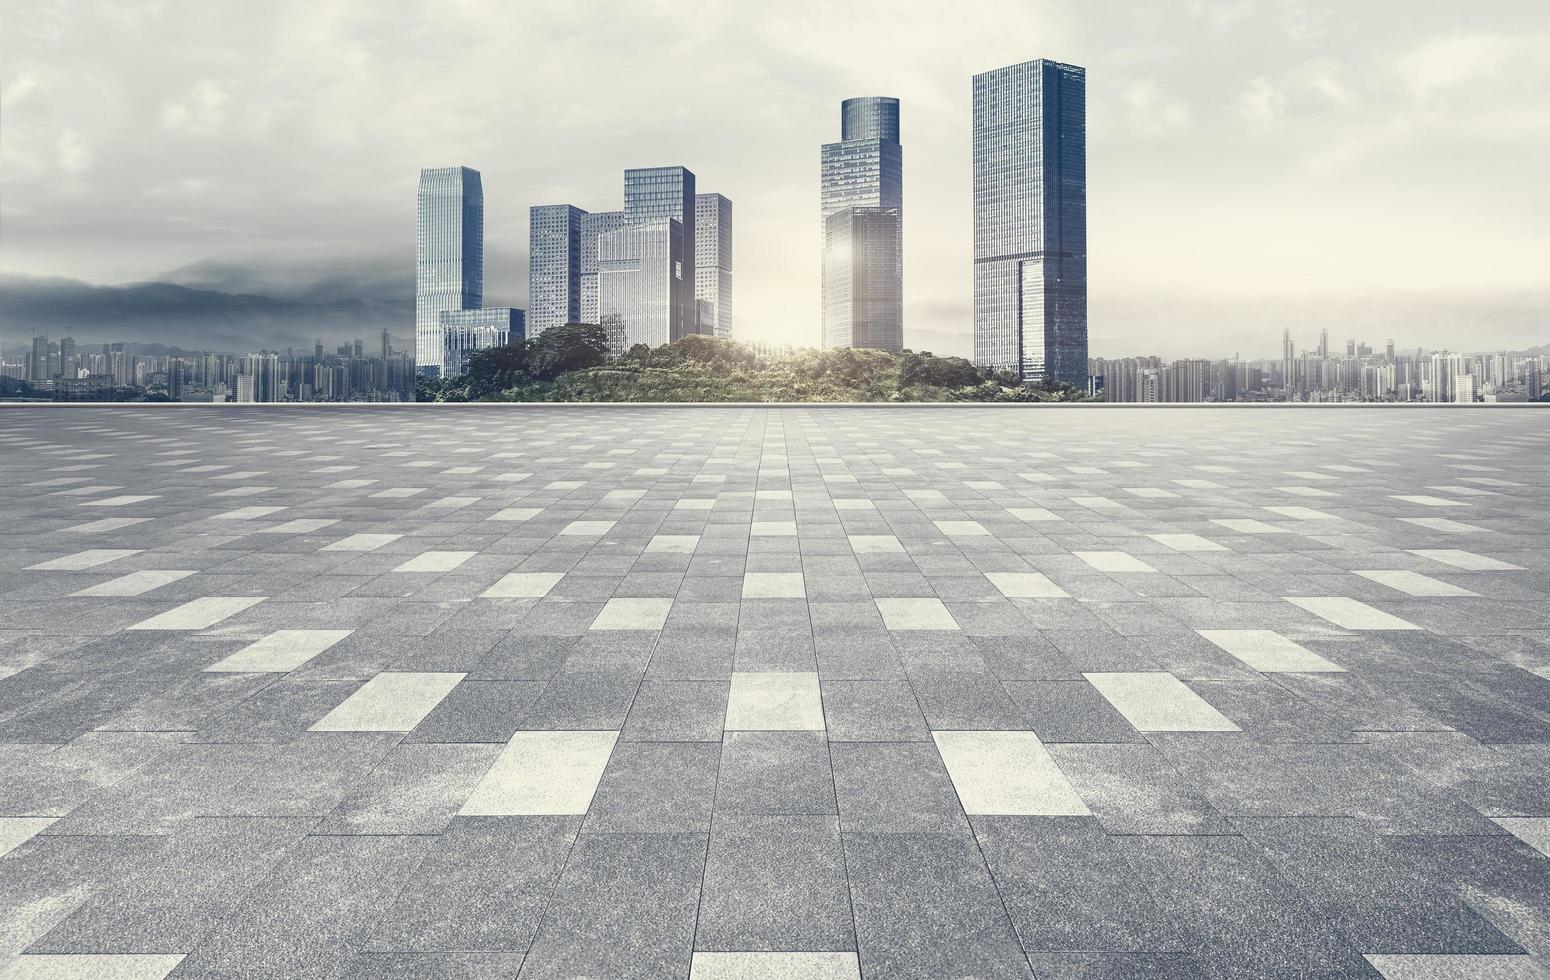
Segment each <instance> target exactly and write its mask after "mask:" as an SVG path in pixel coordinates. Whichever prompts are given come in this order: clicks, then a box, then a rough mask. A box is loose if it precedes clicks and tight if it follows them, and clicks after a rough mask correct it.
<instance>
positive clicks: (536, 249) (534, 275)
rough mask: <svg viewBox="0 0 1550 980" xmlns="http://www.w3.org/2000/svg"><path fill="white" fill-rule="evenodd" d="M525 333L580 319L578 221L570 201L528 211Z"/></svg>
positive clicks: (577, 210)
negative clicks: (526, 316)
mask: <svg viewBox="0 0 1550 980" xmlns="http://www.w3.org/2000/svg"><path fill="white" fill-rule="evenodd" d="M528 216H529V222H528V267H527V269H528V271H527V296H528V300H527V305H528V322H527V329H528V336H532V337H536V336H538V335H539V334H541V333H543V332H544V331H545V330H548V329H549V328H550V327H563V326H564V325H565V324H567V323H579V322H581V222H582V219H583V218H584V217H585V216H586V212H585V211H583V210H581V209H580V208H578V207H572V206H571V205H569V204H547V205H540V206H537V207H533V208H530V209H529V210H528Z"/></svg>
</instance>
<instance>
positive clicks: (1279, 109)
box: [1236, 75, 1286, 130]
mask: <svg viewBox="0 0 1550 980" xmlns="http://www.w3.org/2000/svg"><path fill="white" fill-rule="evenodd" d="M1236 107H1237V110H1238V115H1239V117H1240V118H1242V119H1243V121H1244V122H1246V123H1248V124H1249V126H1250V127H1251V128H1253V129H1259V130H1266V129H1270V128H1272V127H1274V126H1275V125H1276V123H1278V122H1280V121H1281V117H1282V116H1283V115H1284V114H1285V113H1286V95H1285V93H1283V92H1282V91H1281V89H1280V88H1278V87H1277V86H1276V84H1275V83H1274V82H1272V81H1271V80H1270V79H1268V78H1266V77H1264V76H1263V75H1261V76H1260V77H1258V78H1254V79H1250V80H1249V83H1248V85H1247V86H1246V87H1245V88H1244V90H1243V93H1242V94H1241V95H1239V96H1238V101H1237V105H1236Z"/></svg>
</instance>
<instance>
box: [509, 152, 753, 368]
mask: <svg viewBox="0 0 1550 980" xmlns="http://www.w3.org/2000/svg"><path fill="white" fill-rule="evenodd" d="M531 217H532V224H531V229H532V230H531V234H530V238H531V244H532V260H531V261H532V265H531V267H530V269H529V273H528V287H529V290H528V291H529V295H530V297H531V299H530V300H529V304H528V305H529V307H530V311H529V313H530V316H529V323H528V328H529V331H530V335H537V334H538V333H541V332H542V331H543V330H546V329H548V328H549V327H552V326H558V325H559V324H562V323H568V322H573V321H577V322H581V323H596V324H600V325H602V326H603V327H604V328H605V329H606V330H608V333H609V338H610V344H611V345H612V346H613V347H614V348H615V349H616V350H624V349H628V346H633V345H634V344H637V343H645V344H652V345H658V344H665V343H668V342H669V341H672V340H677V339H678V338H680V337H684V336H688V335H690V334H695V333H706V334H709V333H715V334H717V335H718V336H729V335H730V334H731V331H732V202H731V201H730V200H728V199H727V198H726V197H724V196H722V195H720V194H696V193H695V176H694V172H693V171H691V170H689V169H688V168H687V167H640V168H635V169H631V170H626V171H625V172H624V209H623V210H622V211H593V212H587V211H584V210H582V209H581V208H577V207H574V206H572V205H568V204H556V205H544V206H540V207H534V208H533V209H532V210H531ZM663 222H673V223H676V225H677V230H676V231H674V230H673V228H672V227H671V226H669V225H664V224H663ZM632 229H633V230H632ZM626 232H628V233H626ZM605 243H606V244H605ZM605 253H606V255H607V258H606V260H605V259H604V258H603V257H602V256H603V255H604V254H605ZM664 263H665V264H664ZM702 270H703V271H702ZM572 284H574V285H572ZM605 293H606V295H605ZM658 302H660V303H661V304H662V305H663V309H661V310H657V309H655V308H654V307H653V308H650V309H648V308H647V306H648V304H656V303H658ZM539 306H542V313H541V315H540V313H539V311H538V309H537V308H538V307H539ZM664 325H665V328H664ZM621 345H625V346H622V347H621Z"/></svg>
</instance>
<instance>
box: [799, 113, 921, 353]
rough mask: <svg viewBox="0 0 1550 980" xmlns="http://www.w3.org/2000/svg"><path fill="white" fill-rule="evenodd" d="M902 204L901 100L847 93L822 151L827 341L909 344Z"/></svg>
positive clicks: (840, 344) (856, 344)
mask: <svg viewBox="0 0 1550 980" xmlns="http://www.w3.org/2000/svg"><path fill="white" fill-rule="evenodd" d="M903 208H904V163H903V149H902V148H901V147H900V145H899V100H898V99H891V98H885V97H881V96H868V97H865V98H856V99H846V100H845V101H844V102H842V103H841V104H840V142H838V143H826V144H824V147H823V150H822V153H821V155H820V178H819V209H820V218H821V220H822V230H823V270H822V314H823V330H822V335H823V345H824V346H825V347H873V348H878V349H881V350H894V351H896V350H899V349H901V348H902V347H903V346H904V253H903V241H904V236H903V214H904V211H903ZM848 211H854V212H855V214H853V215H852V216H851V217H849V218H845V217H841V215H842V214H843V213H844V212H848Z"/></svg>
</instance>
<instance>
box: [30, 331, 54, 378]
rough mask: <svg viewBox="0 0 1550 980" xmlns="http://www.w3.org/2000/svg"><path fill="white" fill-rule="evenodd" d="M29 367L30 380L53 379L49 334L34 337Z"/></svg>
mask: <svg viewBox="0 0 1550 980" xmlns="http://www.w3.org/2000/svg"><path fill="white" fill-rule="evenodd" d="M27 365H28V366H27V377H28V380H31V381H43V380H46V379H48V378H51V377H53V374H52V373H51V372H50V371H49V364H48V334H34V335H33V337H32V357H31V358H30V359H29V360H28V362H27Z"/></svg>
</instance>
